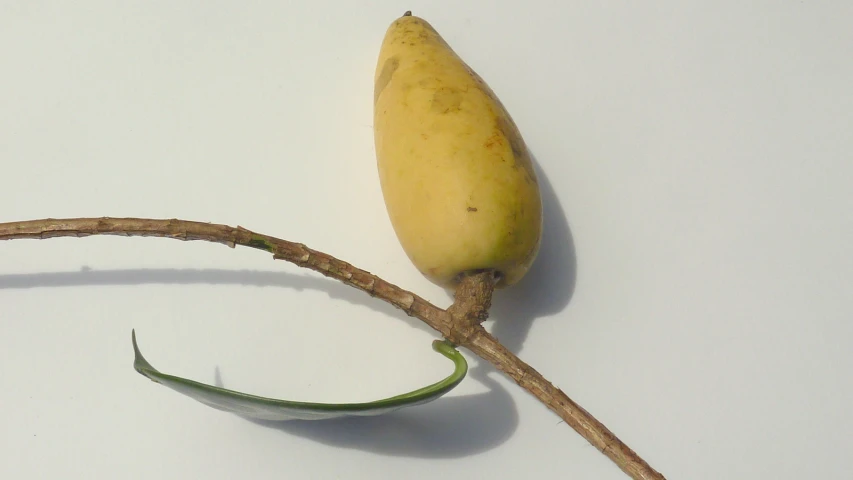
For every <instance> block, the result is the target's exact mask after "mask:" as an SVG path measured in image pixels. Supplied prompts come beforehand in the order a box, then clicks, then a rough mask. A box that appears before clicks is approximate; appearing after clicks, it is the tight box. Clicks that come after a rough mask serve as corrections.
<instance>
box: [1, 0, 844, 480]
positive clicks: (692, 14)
mask: <svg viewBox="0 0 853 480" xmlns="http://www.w3.org/2000/svg"><path fill="white" fill-rule="evenodd" d="M850 5H851V4H850V3H849V2H841V1H837V2H832V1H823V2H819V1H815V2H770V1H765V2H746V3H744V2H733V1H722V2H721V1H716V2H680V1H679V2H675V1H672V2H589V1H579V2H556V1H555V2H543V1H532V0H530V1H525V2H503V3H502V2H474V1H471V2H465V3H460V4H457V3H456V2H439V1H429V2H427V1H414V0H413V1H410V2H409V3H407V4H404V3H399V2H391V1H385V2H379V1H374V2H365V3H361V2H307V1H302V2H286V1H258V2H225V1H216V2H209V1H207V2H202V1H193V2H190V1H179V2H174V1H145V2H142V1H134V2H110V1H85V2H46V1H28V2H24V1H12V0H3V1H0V165H2V177H0V222H5V221H15V220H26V219H37V218H44V217H77V216H140V217H155V218H171V217H177V218H184V219H191V220H200V221H210V222H215V223H224V224H229V225H242V226H244V227H246V228H250V229H253V230H255V231H259V232H263V233H267V234H271V235H274V236H278V237H282V238H286V239H290V240H294V241H299V242H304V243H306V244H307V245H309V246H311V247H313V248H316V249H319V250H322V251H326V252H328V253H331V254H333V255H335V256H337V257H339V258H342V259H345V260H347V261H349V262H351V263H353V264H355V265H357V266H359V267H362V268H365V269H367V270H369V271H372V272H374V273H376V274H378V275H380V276H382V277H384V278H386V279H388V280H389V281H391V282H393V283H396V284H398V285H401V286H403V287H405V288H408V289H410V290H413V291H415V292H417V293H419V294H421V295H422V296H424V297H426V298H427V299H429V300H431V301H433V302H435V303H437V304H439V305H447V304H448V302H449V296H448V295H447V294H446V293H445V292H444V291H443V290H440V289H438V288H437V287H435V286H433V285H431V284H430V283H428V282H427V281H426V280H425V279H423V278H421V277H420V275H419V274H418V273H417V272H416V271H415V269H414V268H413V267H412V266H411V265H410V263H409V262H408V260H407V259H406V257H405V255H404V253H403V252H402V250H401V248H400V247H399V245H398V244H397V241H396V239H395V237H394V234H393V231H392V229H391V226H390V223H389V222H388V220H387V217H386V214H385V211H384V206H383V202H382V198H381V194H380V189H379V184H378V178H377V174H376V171H375V159H374V151H373V138H372V125H371V123H372V88H373V87H372V78H373V69H374V63H375V61H376V57H377V54H378V49H379V45H380V43H381V40H382V37H383V35H384V33H385V29H386V28H387V26H388V25H389V24H390V22H391V21H393V20H394V19H395V18H396V17H397V16H399V15H400V14H402V13H403V11H404V10H407V9H411V10H413V11H414V12H415V14H417V15H419V16H422V17H424V18H426V19H427V20H428V21H430V22H431V23H432V24H433V25H434V26H435V28H437V29H438V30H439V32H440V33H442V34H443V35H444V37H445V38H446V39H447V40H448V42H450V44H451V45H453V46H454V47H455V48H456V50H457V51H458V52H459V53H460V55H462V56H463V58H465V59H466V60H467V61H468V62H469V63H470V64H471V65H472V67H473V68H474V69H476V70H477V71H478V72H479V73H480V74H481V75H482V76H483V77H485V79H486V80H487V81H488V82H489V83H490V84H491V86H492V87H493V89H494V90H495V91H496V92H497V93H498V95H499V96H500V97H501V99H502V100H503V101H504V103H505V104H506V105H507V107H508V108H509V110H510V111H511V113H512V114H513V116H514V118H515V120H516V122H517V123H518V125H519V127H520V128H521V130H522V132H523V134H524V135H525V138H526V140H527V143H528V144H529V146H530V148H531V150H532V152H533V154H534V155H535V157H536V159H537V161H538V163H539V167H540V171H541V184H542V186H543V188H544V191H543V195H544V201H545V214H546V222H547V223H546V229H547V231H546V233H545V239H544V245H543V250H542V253H541V256H540V257H539V260H538V262H537V263H536V265H535V267H534V268H533V271H532V272H531V273H530V275H529V276H528V277H526V279H525V281H524V282H523V283H522V284H520V285H518V286H517V287H515V288H513V289H512V290H507V291H505V292H501V294H500V297H499V298H498V299H497V301H496V306H495V308H494V309H493V313H492V318H493V322H491V329H492V330H493V331H494V332H495V333H496V334H497V335H498V336H499V337H500V338H501V340H503V341H504V342H505V343H506V344H507V345H508V346H509V347H510V348H511V349H512V350H514V351H516V352H518V353H519V354H520V356H521V357H522V358H524V359H525V360H527V361H529V362H530V363H531V364H532V365H533V366H535V367H536V368H538V369H539V370H540V371H541V372H543V373H544V374H545V375H546V376H547V377H549V378H550V379H551V380H553V381H554V382H555V383H556V384H557V385H558V386H560V387H562V388H563V389H564V390H565V391H566V392H567V393H568V394H569V395H570V396H571V397H572V398H573V399H575V400H576V401H578V402H579V403H580V404H581V405H583V406H584V407H585V408H587V409H588V410H589V411H591V412H592V413H593V414H594V415H595V416H596V417H597V418H599V419H600V420H601V421H602V422H604V423H605V424H606V425H607V426H608V427H610V428H611V429H612V430H613V431H614V432H615V433H616V434H617V435H619V436H620V437H621V438H622V439H623V440H624V441H625V442H626V443H628V444H629V445H630V446H631V447H633V448H634V449H635V450H637V452H638V453H639V454H640V455H642V456H643V457H644V458H646V460H648V461H649V462H650V463H651V464H652V465H653V466H655V467H656V468H658V469H659V470H660V471H661V472H662V473H664V474H665V475H667V477H668V478H670V479H721V478H726V479H800V478H822V479H849V478H853V468H851V467H850V462H849V460H847V457H848V455H849V451H850V447H851V440H850V432H851V431H853V413H851V410H850V405H851V403H853V379H852V378H851V374H850V369H851V366H853V322H851V316H853V254H851V253H853V252H851V245H853V214H851V211H853V191H851V190H853V133H851V127H853V94H852V93H851V89H853V61H851V59H852V58H853V29H851V28H850V25H851V20H853V7H851V6H850ZM131 328H135V329H136V331H137V334H138V336H139V341H140V345H141V348H142V350H143V352H145V353H146V355H147V357H148V358H149V360H150V361H151V362H152V363H153V364H154V365H155V366H156V367H159V368H161V369H162V370H164V371H167V372H170V373H175V374H179V375H184V376H188V377H190V378H193V379H196V380H200V381H204V382H213V381H214V377H215V372H216V370H217V369H218V371H219V373H220V374H221V377H222V380H223V382H224V384H225V385H226V386H227V387H230V388H236V389H239V390H244V391H249V392H252V393H256V394H261V395H270V396H278V397H281V398H288V399H294V400H308V401H330V402H332V401H343V402H346V401H367V400H372V399H378V398H381V397H383V396H389V395H394V394H397V393H401V392H403V391H407V390H410V389H414V388H417V387H419V386H422V385H425V384H426V383H429V382H432V381H435V380H437V379H439V378H441V377H443V376H444V375H446V374H447V373H449V364H448V363H447V361H446V360H444V359H443V358H442V357H440V356H438V355H436V354H435V353H433V352H432V351H431V349H430V346H429V345H430V340H431V339H432V338H435V335H434V334H433V333H432V332H431V331H429V330H428V329H426V328H425V327H424V326H422V325H421V324H419V323H418V322H417V321H415V320H413V319H409V318H407V317H405V315H403V314H402V313H400V312H397V311H395V310H393V309H392V308H390V307H388V306H386V305H385V304H383V303H381V302H379V301H377V300H374V299H371V298H369V297H368V296H366V295H363V294H361V293H359V292H357V291H355V290H353V289H351V288H348V287H344V286H341V285H338V284H336V283H335V282H333V281H332V280H327V279H325V278H323V277H321V276H319V275H315V274H313V273H310V272H307V271H304V270H301V269H299V268H297V267H295V266H292V265H289V264H286V263H284V262H273V261H272V260H271V259H270V257H269V256H268V255H266V254H263V253H262V252H258V251H254V250H250V249H244V248H243V249H235V250H229V249H227V248H225V247H223V246H220V245H214V244H203V243H199V242H193V243H181V242H176V241H173V240H162V239H135V238H134V239H127V238H116V237H91V238H87V239H54V240H46V241H23V240H20V241H14V242H4V243H2V244H0V425H2V427H0V478H8V479H30V478H74V479H77V478H87V479H88V478H122V479H151V478H167V479H169V478H212V479H217V478H221V479H225V478H257V479H267V478H269V479H272V478H276V479H278V478H293V479H302V478H312V479H326V478H343V479H358V478H365V479H368V478H369V479H376V478H414V479H416V478H522V477H525V478H526V477H527V476H529V475H537V476H545V475H547V474H550V475H553V476H554V477H555V478H577V479H622V478H626V477H624V475H623V474H622V473H621V472H620V471H619V470H618V469H617V468H616V467H615V466H613V465H612V464H611V463H610V461H609V460H607V459H606V458H605V457H604V456H603V455H601V454H600V453H599V452H598V451H597V450H595V448H593V447H591V446H589V445H588V444H587V443H586V442H585V441H584V440H583V439H582V438H580V437H579V436H578V435H577V434H575V433H574V431H572V430H571V429H570V428H568V427H567V426H566V425H565V424H562V423H560V421H559V419H558V418H557V417H556V416H554V415H553V414H552V413H551V412H549V411H548V410H547V409H546V408H545V407H543V406H542V405H540V404H539V403H537V401H535V400H534V399H533V398H532V397H530V396H529V395H527V394H526V393H525V392H523V391H522V390H521V389H520V388H518V387H517V386H516V385H515V384H513V383H512V382H511V381H509V380H507V379H506V378H504V377H503V376H501V375H500V374H498V373H496V372H495V371H494V370H493V369H492V368H491V367H489V366H488V365H485V366H484V365H481V364H479V363H478V362H477V360H476V358H475V357H472V356H471V355H468V357H469V358H470V361H471V365H472V371H471V374H470V377H469V379H468V380H466V381H465V382H464V383H463V384H462V385H461V386H460V387H459V388H458V389H457V390H455V391H453V392H452V393H451V394H450V395H449V396H448V397H446V398H444V399H441V400H440V401H438V402H435V403H432V404H429V405H427V406H423V407H419V408H415V409H410V410H407V411H401V412H398V413H396V414H393V415H390V416H387V417H380V418H374V419H361V420H357V421H337V422H328V423H316V422H315V423H296V424H282V425H279V426H268V425H258V424H255V423H252V422H248V421H245V420H242V419H239V418H237V417H235V416H232V415H229V414H225V413H222V412H219V411H216V410H213V409H211V408H208V407H206V406H204V405H202V404H199V403H196V402H194V401H192V400H190V399H188V398H186V397H183V396H181V395H178V394H176V393H174V392H172V391H170V390H168V389H166V388H164V387H161V386H158V385H156V384H154V383H151V382H149V381H148V380H146V379H144V378H143V377H141V376H140V375H138V374H137V373H135V372H134V371H133V369H132V366H131V363H132V350H131V345H130V331H131Z"/></svg>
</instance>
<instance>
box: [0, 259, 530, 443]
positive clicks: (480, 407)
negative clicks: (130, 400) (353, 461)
mask: <svg viewBox="0 0 853 480" xmlns="http://www.w3.org/2000/svg"><path fill="white" fill-rule="evenodd" d="M149 284H166V285H195V284H199V285H243V286H254V287H281V288H291V289H295V290H297V291H301V290H305V289H311V290H317V291H321V292H325V293H326V294H328V295H329V297H330V298H334V299H339V300H345V301H347V302H350V303H352V304H356V305H363V306H367V307H369V308H371V309H373V310H375V311H377V312H379V313H384V314H387V315H390V316H392V317H395V318H399V319H402V320H405V321H407V322H408V323H409V324H410V325H412V326H413V327H416V328H420V329H423V330H425V331H428V332H433V330H432V329H431V328H429V327H428V326H426V325H425V324H423V322H421V321H419V320H416V319H412V318H410V317H408V316H406V315H405V314H404V313H403V312H401V311H400V310H398V309H396V308H394V307H392V306H391V305H388V304H386V303H385V302H382V301H379V300H377V299H373V298H370V297H369V296H367V295H365V294H364V293H362V292H360V291H358V290H356V289H354V288H352V287H349V286H346V285H344V284H342V283H340V282H336V281H334V280H331V279H325V278H315V277H309V276H304V275H295V274H292V273H287V272H277V271H258V270H224V269H127V270H106V271H95V270H89V269H83V270H81V271H78V272H46V273H32V274H10V275H0V289H28V288H50V287H81V286H117V285H125V286H126V285H149ZM468 358H469V361H470V355H468ZM475 362H476V360H475ZM472 367H473V368H471V370H469V372H468V377H469V378H470V379H474V380H476V381H478V382H480V383H481V384H482V385H484V386H485V387H486V388H487V389H488V391H486V392H483V393H477V394H473V395H466V396H444V397H442V398H440V399H438V400H436V401H434V402H430V403H428V404H425V405H420V406H417V407H410V408H406V409H402V410H399V411H396V412H392V413H390V414H387V415H382V416H378V417H351V418H342V419H334V420H321V421H305V420H290V421H287V422H258V421H254V423H257V424H260V425H263V426H265V427H268V428H274V429H277V430H280V431H282V432H285V433H287V434H290V435H296V436H299V437H303V438H307V439H309V440H313V441H315V442H319V443H322V444H325V445H330V446H334V447H338V448H350V449H358V450H363V451H368V452H372V453H376V454H380V455H389V456H408V457H416V458H454V457H462V456H467V455H473V454H476V453H480V452H484V451H487V450H490V449H492V448H495V447H497V446H498V445H500V444H502V443H503V442H505V441H506V440H507V439H509V438H510V437H511V436H512V434H513V433H514V432H515V430H516V428H517V426H518V411H517V409H516V406H515V403H514V401H513V400H512V397H511V396H510V394H509V392H507V391H506V389H504V388H503V387H501V386H500V385H499V384H498V383H497V382H496V381H495V380H493V379H492V378H489V376H488V375H489V374H487V373H486V372H487V371H488V372H492V373H491V375H495V374H496V373H493V372H494V371H493V369H492V368H491V367H488V368H484V367H483V366H482V365H479V364H474V363H473V362H472ZM214 380H215V384H216V385H218V386H222V377H221V373H220V372H219V371H218V369H217V372H216V373H215V378H214Z"/></svg>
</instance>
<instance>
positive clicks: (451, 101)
mask: <svg viewBox="0 0 853 480" xmlns="http://www.w3.org/2000/svg"><path fill="white" fill-rule="evenodd" d="M430 109H431V110H432V111H433V112H438V113H454V112H458V111H459V110H461V109H462V92H460V91H459V90H457V89H455V88H451V87H441V88H439V89H438V90H436V91H435V93H434V94H433V95H432V105H431V107H430Z"/></svg>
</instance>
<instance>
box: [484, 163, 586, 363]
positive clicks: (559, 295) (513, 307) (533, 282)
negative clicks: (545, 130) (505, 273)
mask: <svg viewBox="0 0 853 480" xmlns="http://www.w3.org/2000/svg"><path fill="white" fill-rule="evenodd" d="M531 157H533V158H532V160H533V165H534V168H535V169H536V175H537V177H538V180H539V190H540V192H541V195H542V210H543V211H542V214H543V217H544V225H543V229H542V243H541V245H540V248H539V255H538V257H537V259H536V260H535V261H534V262H533V265H532V266H531V268H530V271H529V272H527V275H525V277H524V278H523V279H521V281H520V282H518V283H517V284H516V285H513V286H512V287H511V288H507V289H505V290H500V291H498V292H495V296H494V298H493V300H492V308H491V310H490V314H489V318H490V319H492V320H493V322H490V323H491V332H492V334H493V335H494V336H495V337H497V338H498V339H499V340H500V341H501V343H503V344H504V345H505V346H506V347H507V348H508V349H510V350H511V351H512V352H515V353H518V352H520V351H521V349H522V347H523V346H524V342H525V340H526V339H527V336H528V334H529V333H530V328H531V327H532V325H533V321H534V320H536V319H537V318H540V317H544V316H549V315H554V314H556V313H559V312H561V311H563V310H564V309H565V308H566V307H567V306H568V304H569V301H570V300H571V298H572V295H574V291H575V283H576V279H577V254H576V253H575V243H574V239H573V237H572V232H571V230H570V229H569V223H568V220H567V219H566V213H565V211H564V210H563V207H562V206H561V205H560V200H559V198H558V197H557V193H556V192H555V191H554V187H553V186H552V185H551V182H550V180H549V179H548V176H547V175H546V174H545V172H544V171H543V170H542V169H541V167H540V166H539V162H538V161H537V160H536V158H535V157H534V156H533V155H531Z"/></svg>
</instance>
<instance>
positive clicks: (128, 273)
mask: <svg viewBox="0 0 853 480" xmlns="http://www.w3.org/2000/svg"><path fill="white" fill-rule="evenodd" d="M133 285H241V286H244V287H278V288H289V289H292V290H296V291H297V292H301V291H305V290H313V291H319V292H323V293H325V294H327V295H328V296H329V298H331V299H335V300H343V301H345V302H348V303H351V304H353V305H361V306H366V307H369V308H371V309H373V310H374V311H376V312H378V313H381V314H385V315H388V316H391V317H395V318H399V319H401V320H403V321H405V322H406V323H407V324H408V325H410V326H411V327H413V328H417V329H419V330H423V331H425V332H429V333H431V334H435V332H434V331H433V330H432V329H431V328H430V327H429V326H427V325H426V324H424V323H423V322H421V321H419V320H416V319H413V318H411V317H409V316H407V315H405V314H402V312H400V310H398V309H397V308H396V307H394V306H392V305H390V304H388V303H386V302H383V301H381V300H373V299H371V298H369V297H367V296H365V295H364V293H362V292H360V291H358V290H356V289H355V288H353V287H350V286H347V285H344V284H342V283H340V282H336V281H332V280H328V279H326V278H323V277H320V276H309V275H297V274H293V273H289V272H281V271H275V270H230V269H218V268H204V269H193V268H150V269H149V268H142V269H114V270H92V269H90V268H88V267H83V268H82V269H80V270H79V271H76V272H43V273H23V274H7V275H0V290H4V289H28V288H55V287H86V286H133Z"/></svg>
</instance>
